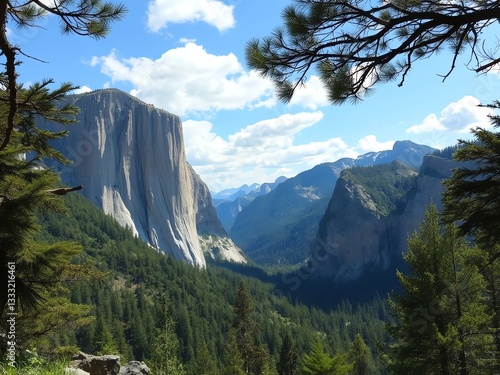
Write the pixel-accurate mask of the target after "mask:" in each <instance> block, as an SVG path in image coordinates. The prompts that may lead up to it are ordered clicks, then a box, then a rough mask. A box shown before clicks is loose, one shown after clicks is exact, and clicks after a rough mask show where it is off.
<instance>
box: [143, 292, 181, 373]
mask: <svg viewBox="0 0 500 375" xmlns="http://www.w3.org/2000/svg"><path fill="white" fill-rule="evenodd" d="M162 307H163V324H162V327H161V328H159V329H157V330H156V332H155V333H154V338H153V344H152V353H151V359H150V367H151V368H152V369H153V371H154V373H155V374H157V375H185V373H186V370H185V369H184V365H183V364H182V362H181V361H180V359H179V340H178V339H177V336H176V334H175V324H174V321H173V319H172V317H171V316H170V314H169V312H168V300H167V298H166V297H164V301H163V303H162Z"/></svg>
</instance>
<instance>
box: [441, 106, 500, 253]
mask: <svg viewBox="0 0 500 375" xmlns="http://www.w3.org/2000/svg"><path fill="white" fill-rule="evenodd" d="M490 107H492V108H500V102H498V101H497V102H495V103H494V104H492V105H491V106H490ZM491 121H492V123H493V125H494V126H495V128H498V127H499V126H500V116H497V115H494V116H491ZM472 134H473V135H474V140H472V141H465V140H460V141H459V148H458V149H457V151H456V152H455V154H454V158H455V159H456V160H458V161H460V162H464V165H463V166H462V167H460V168H457V169H455V170H454V171H453V175H452V177H451V178H450V179H449V180H447V181H445V186H446V191H445V196H444V197H445V199H444V202H445V211H444V214H445V218H446V219H447V221H449V222H458V226H459V228H460V231H461V233H462V234H464V235H471V234H476V232H478V231H479V230H480V231H481V232H482V235H481V237H482V241H485V240H487V241H488V242H489V243H490V245H491V244H492V243H498V242H499V241H500V231H499V230H498V228H500V214H499V213H500V178H499V172H498V171H499V170H500V132H493V131H489V130H486V129H482V128H477V129H474V130H472Z"/></svg>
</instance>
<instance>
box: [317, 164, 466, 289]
mask: <svg viewBox="0 0 500 375" xmlns="http://www.w3.org/2000/svg"><path fill="white" fill-rule="evenodd" d="M457 166H458V163H457V162H455V161H453V160H448V159H443V158H440V157H436V156H432V155H428V156H426V157H425V158H424V160H423V164H422V166H421V168H420V172H419V174H418V176H416V178H414V182H413V186H412V188H411V189H410V190H409V191H408V193H407V199H406V204H405V206H404V207H403V208H402V209H401V210H400V211H399V212H394V213H391V214H389V215H386V216H383V215H380V214H379V212H377V205H376V203H375V202H373V200H372V199H371V197H370V196H369V194H367V192H366V190H365V188H364V186H362V185H360V184H356V183H354V182H353V181H350V180H348V179H345V178H342V177H341V178H340V179H339V180H338V182H337V184H336V187H335V191H334V193H333V195H332V198H331V200H330V203H329V205H328V208H327V210H326V212H325V215H324V216H323V218H322V220H321V223H320V225H319V231H318V236H317V237H316V244H315V248H314V250H313V252H312V253H311V259H314V258H317V259H316V260H319V261H317V262H316V263H317V264H318V267H317V270H316V271H317V274H316V275H317V276H327V277H333V278H335V280H337V281H339V282H346V281H351V280H356V279H358V278H359V277H360V276H361V275H362V274H363V273H364V272H365V271H367V270H373V269H382V270H387V269H389V267H391V266H394V263H396V262H398V261H400V260H401V254H402V253H403V252H405V251H406V250H407V239H408V236H409V235H410V234H411V233H413V232H414V231H415V230H418V228H419V226H420V223H421V222H422V220H423V218H424V213H425V210H426V208H427V207H428V206H429V205H430V204H435V205H436V206H437V207H438V209H441V208H442V203H441V196H442V193H443V191H444V188H443V185H442V180H443V179H444V178H448V177H450V176H451V171H452V169H453V168H455V167H457ZM410 174H411V172H410V173H409V177H411V176H410Z"/></svg>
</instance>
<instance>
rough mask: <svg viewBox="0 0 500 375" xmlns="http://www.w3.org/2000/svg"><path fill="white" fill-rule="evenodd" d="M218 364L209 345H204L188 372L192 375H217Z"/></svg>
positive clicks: (197, 351)
mask: <svg viewBox="0 0 500 375" xmlns="http://www.w3.org/2000/svg"><path fill="white" fill-rule="evenodd" d="M217 373H218V372H217V364H216V363H215V360H214V358H213V356H212V354H210V351H209V350H208V347H207V344H206V343H203V344H202V345H201V346H200V347H198V348H197V350H196V354H195V356H194V363H193V365H192V366H191V368H190V369H189V371H188V374H190V375H217Z"/></svg>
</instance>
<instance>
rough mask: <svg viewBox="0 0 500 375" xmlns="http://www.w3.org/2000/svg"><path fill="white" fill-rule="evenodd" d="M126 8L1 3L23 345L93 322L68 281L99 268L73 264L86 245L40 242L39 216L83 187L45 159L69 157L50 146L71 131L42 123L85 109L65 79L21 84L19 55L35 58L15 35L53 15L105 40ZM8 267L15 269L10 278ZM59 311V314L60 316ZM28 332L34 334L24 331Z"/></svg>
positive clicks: (2, 241)
mask: <svg viewBox="0 0 500 375" xmlns="http://www.w3.org/2000/svg"><path fill="white" fill-rule="evenodd" d="M124 12H125V8H124V6H123V5H113V4H112V3H111V2H105V3H103V2H101V1H99V0H79V1H74V0H53V1H50V2H47V1H41V0H27V1H20V0H7V1H2V2H0V65H1V66H2V70H0V274H1V275H2V278H1V280H2V282H1V286H0V314H2V313H4V312H5V308H6V306H7V303H8V301H10V302H9V311H10V309H12V308H14V307H15V309H16V312H17V311H19V313H20V315H18V326H17V332H18V337H17V339H18V344H24V342H25V341H27V340H29V339H30V338H32V337H33V336H35V334H34V333H36V335H43V334H45V333H47V332H48V331H50V330H54V328H55V327H57V328H61V327H63V326H65V327H69V326H70V321H71V320H73V321H74V322H75V324H77V325H82V324H86V323H88V322H89V321H90V320H89V318H88V317H86V316H85V315H87V313H88V311H89V309H87V308H85V307H81V306H77V305H74V304H70V303H69V300H68V299H67V298H65V295H66V294H67V292H68V290H67V289H65V288H64V287H63V283H64V282H65V281H68V280H75V279H86V278H90V277H93V276H96V275H97V273H93V272H92V271H91V270H90V268H89V266H88V265H82V264H72V263H71V261H72V260H73V259H74V258H75V257H76V256H77V255H78V254H79V253H80V252H81V246H79V245H77V244H74V243H68V242H57V243H52V244H47V243H43V242H41V241H38V240H37V239H36V235H37V234H38V232H39V229H40V228H39V226H38V223H37V214H39V213H41V212H47V211H50V210H61V209H62V208H63V205H62V202H61V201H60V199H58V198H57V196H56V195H60V194H65V193H66V192H68V191H69V190H76V189H77V188H74V189H68V190H59V189H58V190H54V188H56V187H58V186H59V185H60V180H59V177H58V176H57V175H56V174H55V173H54V172H53V171H52V170H50V169H47V168H45V167H44V166H43V164H42V163H41V162H42V161H43V159H47V158H52V159H57V160H59V161H60V162H65V161H66V160H65V159H64V157H63V156H62V154H61V153H60V152H58V151H56V150H55V149H53V148H52V147H51V146H50V141H51V140H53V139H56V138H60V137H63V136H64V135H65V134H66V132H65V131H64V130H62V131H58V132H50V131H47V130H44V129H40V128H39V127H38V126H37V120H38V119H40V118H42V119H45V120H46V121H51V122H55V123H58V124H60V125H68V124H71V123H72V122H74V115H75V114H76V113H77V112H78V108H76V107H75V106H73V105H70V104H67V103H64V98H65V95H66V94H67V93H69V92H71V91H72V90H73V89H75V88H76V87H75V86H73V85H71V84H70V83H62V84H60V86H59V87H58V88H55V89H54V88H52V87H51V86H52V84H53V81H52V80H51V79H43V78H41V79H40V82H36V83H33V84H31V85H29V86H26V87H25V86H24V85H23V84H21V83H20V82H19V76H18V72H17V67H18V66H19V64H20V63H21V60H20V59H19V58H18V57H20V56H24V57H26V58H32V57H30V56H28V55H27V54H26V53H25V52H24V51H23V50H21V48H20V47H19V46H17V45H14V44H13V43H11V41H10V40H9V38H11V37H12V35H13V33H12V30H13V29H14V28H16V27H17V28H19V27H24V28H35V27H40V22H41V21H42V20H43V18H44V17H46V16H48V15H50V14H52V15H55V16H56V17H57V19H58V20H59V21H60V22H61V25H62V32H63V33H74V34H78V35H82V36H91V37H95V38H100V37H103V36H105V35H106V33H107V32H108V30H109V24H110V22H112V21H115V20H118V19H120V18H121V17H122V16H123V14H124ZM8 265H11V267H13V266H12V265H14V266H15V272H14V270H11V271H12V274H11V275H12V277H11V278H9V279H8V276H7V275H8V273H7V269H8ZM7 281H9V282H10V284H9V285H12V286H9V288H10V289H8V288H7ZM9 290H11V291H12V290H14V291H15V293H13V292H10V293H9ZM56 306H57V308H56ZM56 309H58V314H55V313H54V311H55V310H56ZM35 317H36V319H35ZM23 332H26V334H23V335H21V334H22V333H23ZM28 333H29V334H28ZM2 334H3V333H2ZM3 336H4V337H5V335H3ZM2 345H3V344H2V343H0V347H1V346H2Z"/></svg>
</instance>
